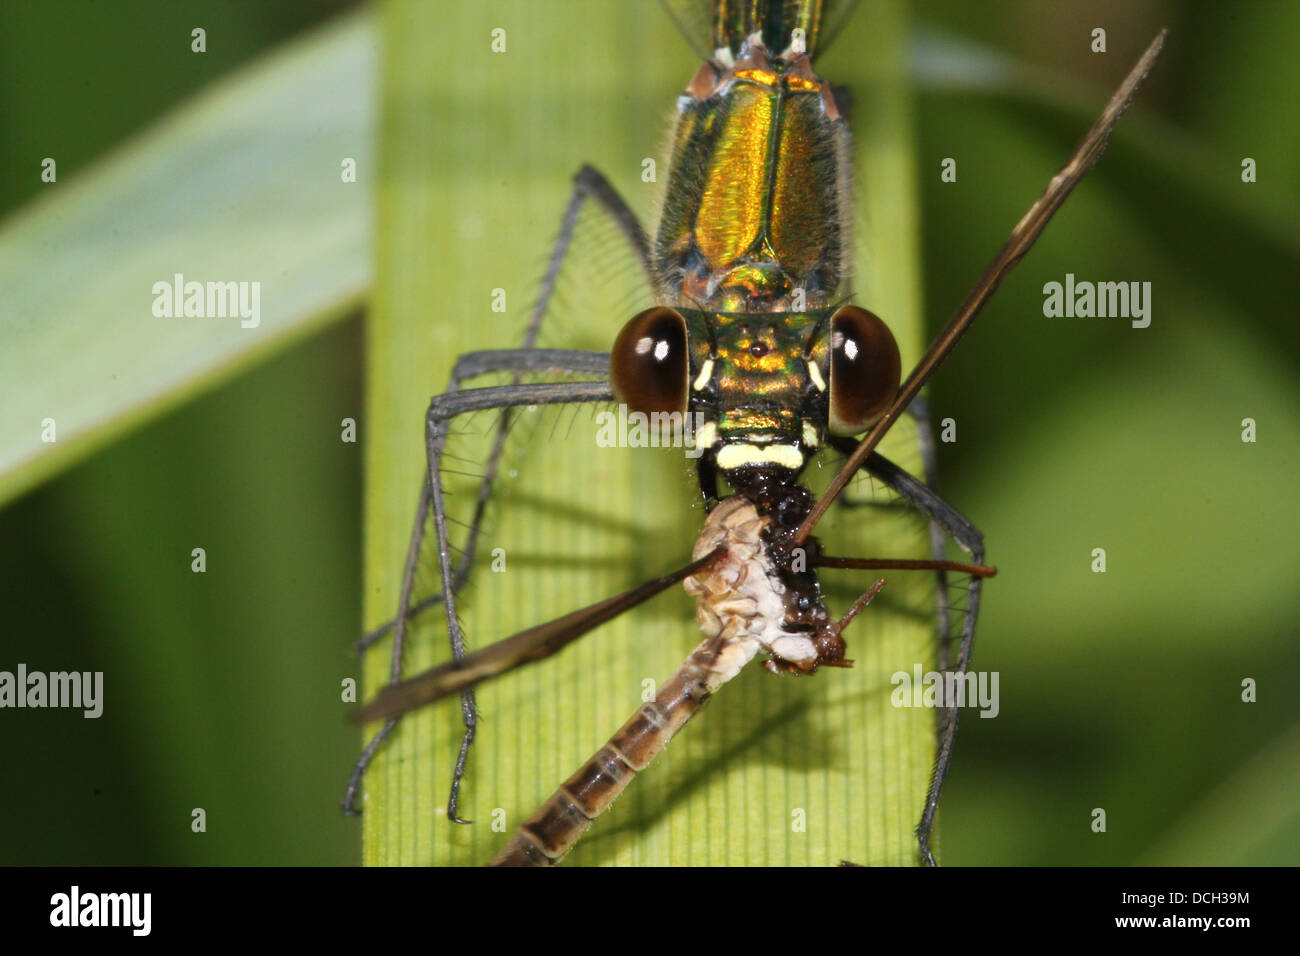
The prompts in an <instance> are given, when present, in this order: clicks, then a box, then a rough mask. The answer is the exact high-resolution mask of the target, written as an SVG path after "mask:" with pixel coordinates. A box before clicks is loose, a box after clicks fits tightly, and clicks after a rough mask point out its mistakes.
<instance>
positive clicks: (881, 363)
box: [827, 305, 903, 435]
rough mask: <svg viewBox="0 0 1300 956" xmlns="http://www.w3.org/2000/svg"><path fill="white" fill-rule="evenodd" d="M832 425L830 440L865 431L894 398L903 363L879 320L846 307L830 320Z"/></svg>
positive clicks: (874, 316)
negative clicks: (838, 436)
mask: <svg viewBox="0 0 1300 956" xmlns="http://www.w3.org/2000/svg"><path fill="white" fill-rule="evenodd" d="M830 345H831V381H830V392H831V394H830V421H829V422H828V423H827V424H828V425H829V427H830V431H831V434H833V435H856V434H858V433H859V432H864V431H866V430H867V428H868V426H870V425H871V423H872V422H874V421H875V420H876V419H877V418H879V417H880V415H881V413H883V412H884V411H885V409H887V408H888V407H889V403H890V402H892V401H893V400H894V396H895V395H897V394H898V383H899V379H900V377H901V375H902V371H903V363H902V360H901V359H900V358H899V355H898V343H897V342H895V341H894V333H893V332H891V331H889V326H887V325H885V323H884V322H883V321H882V320H881V319H880V317H879V316H877V315H875V314H873V313H871V312H868V311H867V310H866V309H860V308H858V307H857V306H856V305H846V306H844V308H842V309H840V310H839V311H838V312H836V313H835V314H834V315H833V316H831V341H830Z"/></svg>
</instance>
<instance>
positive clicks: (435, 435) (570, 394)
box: [394, 382, 614, 823]
mask: <svg viewBox="0 0 1300 956" xmlns="http://www.w3.org/2000/svg"><path fill="white" fill-rule="evenodd" d="M613 399H614V393H613V391H612V390H611V388H610V385H609V383H608V382H561V383H556V384H544V385H499V386H497V387H495V388H475V389H469V390H467V391H463V392H448V393H446V394H444V395H439V396H438V397H437V398H435V399H434V400H433V402H432V403H431V404H430V405H429V413H428V415H427V416H426V417H425V450H426V453H427V460H428V478H429V495H430V503H431V504H432V506H433V527H434V530H435V532H436V533H437V536H438V567H439V570H440V572H441V575H442V593H443V602H442V606H443V610H444V611H446V616H447V633H448V635H449V636H450V638H451V654H452V658H453V659H455V660H460V659H461V658H463V657H464V656H465V633H464V631H462V630H461V626H460V617H459V615H457V613H456V590H455V588H454V587H453V586H452V584H453V582H452V566H451V542H450V540H449V538H448V535H447V509H446V504H445V502H444V500H443V489H442V453H443V451H444V449H445V448H446V446H447V434H448V425H449V423H450V422H451V420H452V419H453V418H455V417H456V416H457V415H462V414H464V413H465V412H469V411H480V410H482V409H487V408H512V407H514V406H517V405H557V404H558V405H563V404H568V403H571V402H609V401H613ZM423 539H424V523H423V522H420V523H419V524H417V525H416V526H415V528H414V529H413V531H412V534H411V554H409V555H408V557H407V567H406V572H405V573H404V574H403V576H402V601H401V603H400V604H399V605H398V611H397V633H398V634H400V633H401V632H402V631H403V630H404V629H405V625H406V608H407V607H408V606H409V605H410V599H411V582H412V581H413V580H414V577H415V564H416V560H415V559H414V558H412V557H411V555H416V556H418V554H419V547H420V544H421V542H422V541H423ZM394 640H396V638H394ZM461 717H462V718H463V720H464V723H465V736H464V737H463V738H461V742H460V752H459V753H458V754H457V756H456V769H455V770H454V771H453V773H452V778H451V792H450V794H449V795H448V798H447V816H448V818H449V819H451V820H453V821H455V822H457V823H468V822H469V821H468V820H461V819H460V817H459V816H458V815H457V813H456V809H457V799H458V797H459V795H460V782H461V779H462V778H463V777H464V776H465V761H466V759H468V757H469V748H470V746H471V745H472V744H473V743H474V733H475V729H476V727H477V725H478V709H477V707H476V706H475V704H474V691H473V690H472V689H466V690H465V691H464V692H463V693H462V694H461Z"/></svg>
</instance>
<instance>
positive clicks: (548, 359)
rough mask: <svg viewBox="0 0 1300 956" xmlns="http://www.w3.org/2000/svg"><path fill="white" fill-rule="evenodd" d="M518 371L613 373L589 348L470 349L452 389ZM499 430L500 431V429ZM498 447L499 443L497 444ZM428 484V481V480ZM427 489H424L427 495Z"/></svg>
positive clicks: (430, 601)
mask: <svg viewBox="0 0 1300 956" xmlns="http://www.w3.org/2000/svg"><path fill="white" fill-rule="evenodd" d="M500 372H514V373H517V374H523V373H525V372H551V373H556V374H574V375H601V376H607V375H608V374H609V354H608V353H606V352H585V351H580V350H578V349H490V350H485V351H482V352H467V353H465V354H464V355H462V356H461V357H460V358H459V359H457V360H456V366H455V368H453V369H452V373H451V379H450V382H451V385H450V387H449V388H448V391H449V392H454V391H459V390H460V386H461V384H462V383H463V382H464V381H465V380H466V379H470V378H474V377H476V376H479V375H490V374H492V373H500ZM498 434H500V432H499V431H498ZM493 450H494V451H495V450H496V447H495V446H494V449H493ZM490 463H491V465H492V467H491V468H490V469H489V471H488V472H487V473H485V475H484V479H483V484H482V485H481V486H480V488H479V497H478V502H477V504H476V506H475V509H474V518H473V520H472V521H471V522H470V528H469V540H468V542H467V544H466V546H465V549H464V551H463V552H462V557H461V560H460V563H459V564H458V565H457V567H456V572H455V574H454V575H453V579H452V580H453V584H454V586H455V589H456V590H460V587H461V585H462V584H464V583H465V579H466V578H467V577H468V576H469V567H470V563H471V561H472V559H473V557H474V549H475V547H476V545H477V543H478V532H479V528H480V524H481V522H482V518H483V511H484V507H485V505H486V503H487V499H488V497H489V496H490V493H491V490H492V489H491V484H492V478H493V477H494V475H495V472H496V463H495V459H493V460H491V462H490ZM426 488H427V481H426ZM424 493H425V490H424V489H422V490H421V494H422V495H423V494H424ZM441 603H442V592H438V593H437V594H433V595H430V596H429V597H426V598H424V599H422V600H420V601H419V602H417V603H415V604H412V605H410V606H409V607H408V609H407V614H406V619H407V620H408V621H410V620H412V619H414V618H416V617H418V616H419V614H420V612H421V611H425V610H428V609H429V608H431V607H433V606H435V605H437V604H441ZM395 624H396V620H395V619H394V620H390V621H385V622H384V623H383V624H381V625H379V626H378V627H377V628H375V629H374V630H372V631H369V632H367V633H366V634H364V635H363V636H362V637H361V639H360V640H358V641H357V643H356V645H355V646H356V650H357V651H358V652H361V651H364V650H366V649H367V648H369V647H370V645H371V644H374V643H375V642H376V641H378V640H379V639H380V638H381V637H383V636H384V635H385V634H387V633H388V632H389V631H391V630H392V629H393V627H394V625H395Z"/></svg>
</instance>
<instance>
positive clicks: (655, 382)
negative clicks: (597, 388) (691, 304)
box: [609, 306, 690, 414]
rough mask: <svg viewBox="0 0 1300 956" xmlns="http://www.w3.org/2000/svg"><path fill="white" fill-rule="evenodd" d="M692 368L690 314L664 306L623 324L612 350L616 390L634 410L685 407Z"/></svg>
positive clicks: (672, 410)
mask: <svg viewBox="0 0 1300 956" xmlns="http://www.w3.org/2000/svg"><path fill="white" fill-rule="evenodd" d="M689 370H690V363H689V361H688V358H687V355H686V320H685V319H683V318H682V317H681V315H680V314H678V313H677V312H675V311H673V310H672V309H668V308H664V307H662V306H660V307H657V308H653V309H646V310H645V311H644V312H642V313H640V314H639V315H637V316H636V317H635V318H633V319H632V321H630V322H629V323H628V324H627V325H625V326H623V331H622V332H620V333H619V334H618V338H617V339H616V340H615V342H614V349H613V351H612V352H611V353H610V356H609V377H610V381H611V383H612V384H613V386H614V395H615V397H616V398H618V400H619V401H620V402H622V403H623V404H625V405H626V406H627V407H628V409H629V410H630V411H634V412H645V413H646V414H650V413H653V412H685V411H686V384H687V383H686V378H687V374H688V372H689Z"/></svg>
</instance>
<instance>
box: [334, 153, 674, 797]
mask: <svg viewBox="0 0 1300 956" xmlns="http://www.w3.org/2000/svg"><path fill="white" fill-rule="evenodd" d="M588 199H591V200H593V201H594V202H595V203H596V204H597V207H598V208H599V209H601V210H602V211H603V212H604V213H605V214H606V215H608V216H609V218H610V219H612V220H613V221H614V223H615V225H616V226H617V227H618V230H619V233H620V235H622V236H623V238H624V239H625V240H626V242H627V243H628V245H629V246H630V247H631V248H632V250H633V252H634V253H635V255H636V258H637V261H638V263H639V264H640V265H641V268H642V270H643V271H644V272H645V275H646V278H647V281H648V282H649V284H650V286H651V287H652V288H653V287H654V286H655V285H656V280H655V276H654V268H653V265H652V263H651V259H650V241H649V239H648V237H647V236H646V232H645V229H644V228H643V227H642V226H641V223H640V220H638V219H637V217H636V214H635V213H634V212H633V211H632V210H631V208H630V207H629V206H628V205H627V203H626V202H624V201H623V198H622V197H621V196H619V194H618V192H617V190H615V189H614V187H613V186H612V185H611V184H610V182H609V180H607V179H606V178H605V177H604V175H602V174H601V173H600V172H599V171H598V170H597V169H595V168H594V167H592V166H588V165H585V164H584V165H583V166H582V168H581V169H579V170H578V172H577V174H576V175H575V176H574V181H573V191H572V192H571V193H570V195H569V201H568V203H567V204H566V206H565V210H564V217H563V219H562V220H561V224H560V231H559V234H558V235H557V237H556V240H555V245H554V247H553V248H552V250H551V255H550V258H549V259H548V260H547V266H546V272H545V274H544V275H543V277H542V282H541V286H540V287H539V289H538V293H537V299H536V301H535V303H534V305H533V310H532V313H531V314H530V316H529V320H528V327H527V329H526V330H525V333H524V343H523V349H524V350H533V349H534V347H535V345H536V342H537V336H538V334H539V332H540V330H541V324H542V320H543V319H544V318H545V316H546V314H547V313H548V312H549V310H550V306H551V301H552V299H553V298H554V294H555V287H556V283H557V281H558V279H559V274H560V269H561V268H562V267H563V264H564V261H565V258H566V257H567V255H568V252H569V248H570V246H571V245H572V242H573V236H574V232H575V231H576V229H577V225H578V217H579V215H580V214H581V212H582V206H583V203H584V202H585V201H586V200H588ZM510 351H513V352H518V351H520V350H510ZM492 354H498V355H499V354H502V353H500V352H496V353H490V352H480V353H470V354H468V355H465V356H462V357H461V359H460V360H458V362H457V364H456V367H455V368H454V369H453V370H452V375H451V381H450V384H449V385H448V389H447V390H448V391H449V392H454V391H458V390H459V389H460V385H461V383H462V382H463V381H464V380H465V379H468V378H471V377H473V376H475V375H481V374H486V372H488V371H515V372H522V371H529V370H530V369H526V368H525V369H517V368H510V367H495V368H493V367H487V366H483V365H476V364H475V360H476V359H478V358H480V357H482V356H488V355H492ZM578 371H584V369H579V370H578ZM607 371H608V359H606V363H605V367H604V368H603V369H601V370H600V371H599V373H598V374H601V375H605V374H607ZM520 381H521V378H520V377H519V375H518V374H516V377H515V379H514V382H513V384H515V385H518V384H519V383H520ZM509 428H510V416H509V412H508V411H507V412H503V413H502V416H501V421H500V423H499V425H498V427H497V433H496V436H495V438H494V440H493V444H492V449H491V451H490V452H489V455H488V460H487V467H486V469H485V471H484V475H483V480H482V482H481V483H480V485H479V492H478V498H477V500H476V502H475V506H474V514H473V517H472V518H471V520H470V525H469V530H468V534H467V536H466V544H465V548H464V550H463V552H462V557H461V561H460V563H459V565H458V566H457V568H456V570H455V573H454V574H452V575H451V577H450V583H448V581H449V579H448V576H447V575H446V574H445V573H443V574H441V577H442V579H443V587H444V590H443V592H442V593H440V594H433V595H430V596H428V597H426V598H423V599H421V600H420V601H419V602H418V603H416V604H412V603H411V601H410V595H409V592H408V593H407V595H406V597H404V598H403V599H402V600H401V601H400V602H399V605H398V614H397V617H396V618H395V619H394V620H392V621H388V622H386V623H385V624H382V625H380V626H379V627H378V628H375V629H374V630H372V631H370V632H369V633H367V634H365V635H363V636H362V637H361V639H360V640H359V641H358V642H357V645H356V646H357V650H358V652H363V651H365V650H366V649H367V648H369V647H370V646H371V645H372V644H374V643H375V642H376V641H378V640H379V639H380V638H381V637H382V636H383V635H384V634H386V633H387V632H388V631H389V630H392V629H393V628H395V627H396V628H397V632H396V633H395V635H394V638H393V650H392V667H391V668H390V673H391V674H393V675H394V676H392V677H391V678H390V680H391V681H396V680H398V679H399V678H400V676H401V669H402V663H401V662H402V653H403V641H404V638H405V631H406V623H405V622H406V621H407V620H409V619H410V618H411V617H414V616H415V615H416V614H419V613H420V612H422V611H425V610H427V609H428V608H431V607H434V606H435V605H437V604H440V603H442V600H443V595H444V594H448V593H451V591H454V590H455V589H458V588H460V587H461V586H462V585H463V584H464V583H465V581H466V579H467V578H468V577H469V573H470V568H471V567H472V564H473V558H474V553H475V549H476V547H477V544H478V537H479V533H480V531H481V529H482V524H483V517H484V514H485V513H486V510H487V503H488V501H489V500H490V498H491V494H492V485H493V483H494V481H495V479H496V475H497V469H498V467H499V463H500V459H501V454H502V452H503V450H504V448H505V439H506V435H507V433H508V432H509ZM428 479H429V476H428V475H427V474H426V475H425V480H424V483H423V485H422V487H421V490H420V502H419V505H418V507H417V517H416V521H417V527H418V528H419V535H416V536H413V537H415V538H422V536H423V527H424V521H425V520H426V519H427V516H428V504H429V502H428V499H427V495H428ZM416 543H417V544H418V541H417V542H416ZM416 557H417V559H418V554H417V556H416ZM438 560H439V563H440V564H441V563H442V562H443V561H444V560H449V554H448V553H446V552H444V551H439V555H438ZM409 563H410V558H409V555H408V564H409ZM444 570H445V569H444ZM404 577H405V575H404ZM449 587H450V590H448V588H449ZM399 621H400V622H401V624H400V626H398V622H399ZM454 649H455V648H454V642H453V651H454ZM464 709H465V714H466V721H467V723H466V730H465V740H464V741H463V742H462V745H461V754H462V756H461V759H460V760H459V762H458V768H463V765H464V755H466V754H467V753H468V748H469V743H470V742H471V741H472V739H473V730H472V726H471V724H472V722H473V721H474V719H475V716H476V711H475V708H474V701H473V697H472V695H470V696H469V699H468V700H466V701H465V702H464ZM394 725H395V724H394ZM394 725H388V724H386V725H385V726H384V727H383V728H382V729H380V731H379V732H378V733H377V734H376V735H375V737H374V738H372V739H371V740H370V742H369V743H368V744H367V745H366V747H365V749H364V750H363V752H362V754H361V757H360V758H359V759H358V760H357V763H356V764H355V766H354V767H353V769H352V775H351V777H350V778H349V780H348V785H347V789H346V790H345V791H344V796H343V811H344V812H345V813H348V814H356V813H359V812H360V811H359V810H358V809H357V808H356V805H355V803H356V797H357V794H358V792H359V790H360V786H361V780H362V778H363V777H364V776H365V772H366V770H367V769H368V768H369V766H370V763H371V761H372V760H373V758H374V754H375V753H376V751H377V750H378V747H379V745H380V744H381V743H382V742H383V741H384V739H385V738H387V737H388V735H389V734H390V733H392V730H393V726H394ZM459 783H460V774H459V773H458V775H457V777H456V779H455V782H454V783H453V785H452V791H451V795H450V798H449V802H448V815H449V817H450V818H451V819H452V820H459V817H458V815H457V812H456V802H457V795H458V793H459Z"/></svg>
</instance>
